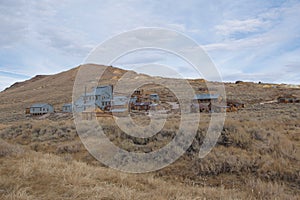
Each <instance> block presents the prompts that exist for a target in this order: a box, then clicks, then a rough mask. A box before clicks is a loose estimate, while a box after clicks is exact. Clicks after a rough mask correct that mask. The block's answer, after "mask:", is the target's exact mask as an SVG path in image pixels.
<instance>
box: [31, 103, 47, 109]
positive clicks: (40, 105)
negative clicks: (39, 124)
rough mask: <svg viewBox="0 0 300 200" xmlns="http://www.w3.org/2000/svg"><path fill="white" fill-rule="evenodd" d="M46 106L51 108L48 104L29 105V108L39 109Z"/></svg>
mask: <svg viewBox="0 0 300 200" xmlns="http://www.w3.org/2000/svg"><path fill="white" fill-rule="evenodd" d="M47 105H49V106H51V105H50V104H48V103H36V104H33V105H31V106H30V107H31V108H41V107H44V106H47Z"/></svg>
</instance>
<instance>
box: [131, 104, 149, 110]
mask: <svg viewBox="0 0 300 200" xmlns="http://www.w3.org/2000/svg"><path fill="white" fill-rule="evenodd" d="M150 105H151V102H137V103H134V104H132V105H131V110H138V111H148V110H149V109H150Z"/></svg>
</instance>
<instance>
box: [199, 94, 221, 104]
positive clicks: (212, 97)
mask: <svg viewBox="0 0 300 200" xmlns="http://www.w3.org/2000/svg"><path fill="white" fill-rule="evenodd" d="M220 99H221V96H220V95H219V94H196V95H195V97H194V99H193V101H194V102H198V103H210V102H218V101H220Z"/></svg>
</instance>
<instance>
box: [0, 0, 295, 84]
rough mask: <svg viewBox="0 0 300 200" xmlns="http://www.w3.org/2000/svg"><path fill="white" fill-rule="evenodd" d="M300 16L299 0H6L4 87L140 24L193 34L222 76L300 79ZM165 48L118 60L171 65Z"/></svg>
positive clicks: (1, 21) (73, 61)
mask: <svg viewBox="0 0 300 200" xmlns="http://www.w3.org/2000/svg"><path fill="white" fill-rule="evenodd" d="M299 19H300V1H296V0H291V1H289V0H286V1H284V0H268V1H261V0H239V1H233V0H212V1H202V0H185V1H177V0H164V1H158V0H152V1H150V0H147V1H146V0H123V1H118V0H107V1H104V0H99V1H93V0H90V1H83V0H41V1H37V0H36V1H33V0H0V27H1V28H0V33H1V37H0V90H3V89H4V88H6V87H8V86H10V85H11V84H13V83H14V82H17V81H23V80H26V79H29V78H30V77H33V76H35V75H37V74H55V73H58V72H61V71H66V70H68V69H71V68H73V67H76V66H78V65H79V64H81V63H83V62H84V60H85V59H86V57H87V56H88V55H89V53H90V52H91V51H92V50H93V49H94V48H95V47H97V45H99V44H101V43H103V42H104V41H106V40H107V39H109V38H111V37H112V36H114V35H118V34H120V33H123V32H125V31H129V30H133V29H137V28H142V27H160V28H167V29H170V30H175V31H178V32H180V33H182V34H184V35H186V36H188V37H190V38H192V39H193V40H194V41H196V42H197V43H198V44H199V45H200V46H201V47H202V48H203V49H204V50H205V51H206V52H207V54H208V56H209V57H210V58H211V60H212V61H213V62H214V64H215V66H216V67H217V69H218V70H219V72H220V74H221V76H222V79H223V80H224V81H236V80H245V81H254V82H258V81H262V82H268V83H287V84H300V23H299ZM164 55H166V54H163V53H158V52H157V51H154V52H152V53H149V52H148V53H145V52H142V53H141V52H140V53H137V54H136V55H135V56H132V55H129V57H128V58H127V59H121V60H120V62H119V64H118V65H117V66H118V67H124V68H130V66H133V65H135V64H137V63H142V64H150V63H155V64H159V62H162V64H164V65H165V64H169V65H172V64H173V63H174V60H175V58H174V59H171V58H172V56H164ZM130 56H131V57H130ZM170 60H173V62H169V61H170ZM135 62H136V63H135ZM178 63H180V64H177V66H176V67H175V69H176V70H178V71H179V73H180V74H182V75H183V76H184V77H191V78H193V74H191V73H188V72H186V71H187V70H186V69H185V65H184V62H180V61H178Z"/></svg>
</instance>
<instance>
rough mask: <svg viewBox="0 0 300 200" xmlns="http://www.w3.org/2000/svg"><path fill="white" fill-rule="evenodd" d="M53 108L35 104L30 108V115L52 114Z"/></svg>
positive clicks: (48, 105)
mask: <svg viewBox="0 0 300 200" xmlns="http://www.w3.org/2000/svg"><path fill="white" fill-rule="evenodd" d="M53 112H54V108H53V106H52V105H50V104H47V103H37V104H33V105H32V106H30V114H31V115H43V114H47V113H53Z"/></svg>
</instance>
